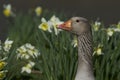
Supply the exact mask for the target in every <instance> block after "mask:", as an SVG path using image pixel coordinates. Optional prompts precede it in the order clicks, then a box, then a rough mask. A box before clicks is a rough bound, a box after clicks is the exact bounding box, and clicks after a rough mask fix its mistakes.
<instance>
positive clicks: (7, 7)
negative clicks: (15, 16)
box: [3, 4, 12, 17]
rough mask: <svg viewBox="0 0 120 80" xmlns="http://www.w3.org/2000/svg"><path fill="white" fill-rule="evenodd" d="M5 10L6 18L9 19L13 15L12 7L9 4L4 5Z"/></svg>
mask: <svg viewBox="0 0 120 80" xmlns="http://www.w3.org/2000/svg"><path fill="white" fill-rule="evenodd" d="M3 7H4V10H3V14H4V15H5V16H6V17H9V16H10V15H11V12H12V11H11V5H10V4H8V5H4V6H3Z"/></svg>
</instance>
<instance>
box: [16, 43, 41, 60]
mask: <svg viewBox="0 0 120 80" xmlns="http://www.w3.org/2000/svg"><path fill="white" fill-rule="evenodd" d="M16 52H17V53H18V54H17V58H24V59H29V58H30V57H33V58H35V57H37V56H38V55H40V53H39V51H38V50H37V49H36V48H35V47H34V46H32V45H31V44H29V43H26V44H25V45H22V46H21V47H20V48H18V49H17V51H16Z"/></svg>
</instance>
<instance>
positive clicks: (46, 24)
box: [38, 18, 52, 32]
mask: <svg viewBox="0 0 120 80" xmlns="http://www.w3.org/2000/svg"><path fill="white" fill-rule="evenodd" d="M41 22H42V23H41V24H40V25H39V26H38V28H39V29H41V30H43V31H48V32H52V30H51V22H49V21H48V22H47V21H46V19H45V18H42V19H41Z"/></svg>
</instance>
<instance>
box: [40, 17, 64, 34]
mask: <svg viewBox="0 0 120 80" xmlns="http://www.w3.org/2000/svg"><path fill="white" fill-rule="evenodd" d="M41 22H42V23H41V24H40V25H39V29H42V30H43V31H48V32H50V33H51V32H53V31H52V30H54V32H55V35H58V33H59V32H60V31H62V30H61V29H57V25H59V24H62V23H63V22H62V21H60V19H59V18H58V17H56V16H55V15H53V16H52V17H51V18H50V20H48V21H46V19H45V18H42V19H41Z"/></svg>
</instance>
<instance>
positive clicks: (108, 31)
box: [107, 28, 114, 36]
mask: <svg viewBox="0 0 120 80" xmlns="http://www.w3.org/2000/svg"><path fill="white" fill-rule="evenodd" d="M113 33H114V30H112V29H110V28H108V29H107V35H108V36H112V35H113Z"/></svg>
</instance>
